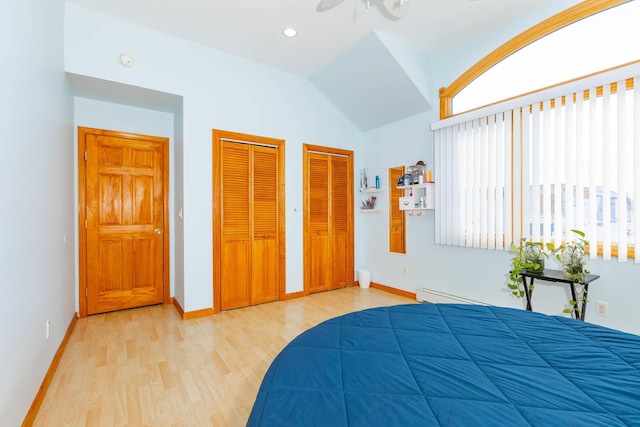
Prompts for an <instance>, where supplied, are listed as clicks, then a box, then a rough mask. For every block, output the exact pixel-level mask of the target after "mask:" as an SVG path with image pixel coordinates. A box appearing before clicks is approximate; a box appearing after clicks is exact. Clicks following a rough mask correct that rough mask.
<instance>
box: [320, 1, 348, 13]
mask: <svg viewBox="0 0 640 427" xmlns="http://www.w3.org/2000/svg"><path fill="white" fill-rule="evenodd" d="M341 3H344V0H320V3H318V7H316V10H317V11H318V12H326V11H327V10H329V9H333V8H334V7H336V6H338V5H339V4H341Z"/></svg>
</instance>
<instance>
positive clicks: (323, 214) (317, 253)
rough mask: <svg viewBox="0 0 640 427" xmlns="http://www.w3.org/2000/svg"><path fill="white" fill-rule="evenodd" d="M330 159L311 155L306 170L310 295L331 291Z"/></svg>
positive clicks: (320, 155) (324, 156) (319, 155)
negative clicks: (307, 181)
mask: <svg viewBox="0 0 640 427" xmlns="http://www.w3.org/2000/svg"><path fill="white" fill-rule="evenodd" d="M329 164H330V157H329V156H326V155H322V154H316V153H312V154H310V155H309V161H308V163H307V168H308V177H309V183H308V187H307V188H308V200H309V202H308V206H307V212H306V213H305V214H306V217H307V220H308V230H307V236H308V247H307V248H306V250H307V254H308V257H309V260H308V262H307V264H308V265H307V267H308V271H309V278H308V283H309V292H311V293H313V292H321V291H328V290H329V289H330V287H331V272H332V269H331V266H332V264H333V263H332V259H331V251H330V247H331V245H330V239H329V198H330V195H331V192H330V188H331V187H330V186H329V184H330V180H329Z"/></svg>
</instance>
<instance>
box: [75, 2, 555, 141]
mask: <svg viewBox="0 0 640 427" xmlns="http://www.w3.org/2000/svg"><path fill="white" fill-rule="evenodd" d="M401 1H402V4H401V3H400V2H401ZM67 3H72V4H75V5H77V6H81V7H85V8H88V9H91V10H94V11H96V12H99V13H103V14H106V15H109V16H112V17H115V18H118V19H121V20H124V21H128V22H131V23H134V24H137V25H141V26H144V27H147V28H150V29H153V30H156V31H161V32H164V33H167V34H171V35H174V36H177V37H180V38H183V39H186V40H190V41H193V42H196V43H199V44H203V45H206V46H209V47H212V48H215V49H217V50H221V51H225V52H228V53H231V54H234V55H238V56H241V57H245V58H247V59H250V60H253V61H255V62H258V63H262V64H265V65H267V66H271V67H274V68H277V69H280V70H283V71H286V72H289V73H293V74H296V75H299V76H301V77H304V78H309V79H310V81H311V82H312V83H314V84H315V85H316V86H317V87H318V88H319V89H320V90H321V91H322V92H324V93H325V95H326V96H327V97H328V98H329V99H330V100H331V101H332V102H333V103H334V104H335V105H336V106H337V107H338V108H340V109H341V110H342V111H343V113H344V114H345V115H346V116H347V117H349V118H350V119H351V121H352V122H353V123H354V124H355V125H356V126H357V127H358V128H360V129H361V130H363V131H366V130H369V129H373V128H376V127H379V126H382V125H384V124H387V123H391V122H393V121H395V120H399V119H401V118H404V117H409V116H411V115H415V114H418V113H421V112H423V111H426V110H429V109H431V108H432V107H433V105H434V104H435V103H436V102H435V101H434V100H431V99H428V95H429V94H428V93H427V92H428V90H427V88H426V87H425V84H424V82H423V81H422V80H424V78H421V77H420V76H418V75H417V74H416V73H415V70H411V69H408V68H406V64H404V63H403V61H402V60H401V59H400V58H402V56H403V55H401V54H398V53H397V52H396V51H394V47H393V46H396V47H397V46H398V43H401V44H402V45H403V50H404V52H405V53H406V51H407V50H411V51H412V52H415V55H416V56H417V57H424V58H427V57H428V56H433V55H437V54H439V53H442V52H445V51H447V50H449V49H452V48H455V47H458V46H461V45H464V44H465V43H468V42H469V41H471V40H473V39H474V38H477V37H479V36H480V35H483V34H486V33H488V32H490V31H491V30H492V29H494V28H497V27H500V26H502V25H505V24H507V23H508V22H510V21H512V20H515V19H518V18H519V17H521V16H523V15H526V14H527V13H529V12H531V11H533V10H535V9H537V8H540V7H543V6H545V5H548V4H551V3H553V0H369V2H367V0H67ZM367 4H369V7H368V8H367ZM398 16H400V17H399V18H398ZM285 27H294V28H296V30H297V31H298V34H297V36H296V37H294V38H286V37H284V36H283V35H282V30H283V29H284V28H285ZM391 40H393V43H391ZM404 57H405V58H406V55H404ZM367 61H372V62H367ZM371 66H375V67H376V70H378V71H379V72H378V73H376V76H375V79H374V78H373V76H371V78H367V73H364V74H363V73H362V72H359V71H362V69H363V67H364V68H367V67H369V69H371ZM383 71H384V72H383ZM425 73H426V72H425ZM369 74H370V73H369ZM384 82H394V84H393V87H388V86H386V87H383V86H385V85H384ZM367 93H378V94H380V96H377V97H375V96H373V97H369V96H365V97H363V96H361V95H362V94H367ZM369 98H373V99H369ZM376 102H378V103H379V105H377V106H376V105H375V103H376Z"/></svg>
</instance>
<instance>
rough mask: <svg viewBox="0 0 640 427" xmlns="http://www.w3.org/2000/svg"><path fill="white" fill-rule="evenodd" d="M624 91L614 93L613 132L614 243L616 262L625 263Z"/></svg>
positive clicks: (621, 86)
mask: <svg viewBox="0 0 640 427" xmlns="http://www.w3.org/2000/svg"><path fill="white" fill-rule="evenodd" d="M625 86H626V82H625V81H619V82H618V88H619V89H620V88H624V87H625ZM626 94H627V91H626V90H618V92H617V93H616V99H617V101H618V105H617V112H616V113H617V114H616V116H617V122H616V124H615V132H616V133H617V138H616V145H617V147H618V158H617V160H616V165H617V168H616V169H617V182H616V194H617V197H616V222H617V225H618V226H617V230H616V234H617V236H616V238H615V241H616V242H617V244H618V261H619V262H626V261H627V185H626V183H627V179H628V177H627V173H626V170H627V168H626V167H623V165H624V164H625V159H626V157H627V150H626V144H627V137H626V129H627V126H626V117H627V114H626V106H627V105H626V104H627V98H626Z"/></svg>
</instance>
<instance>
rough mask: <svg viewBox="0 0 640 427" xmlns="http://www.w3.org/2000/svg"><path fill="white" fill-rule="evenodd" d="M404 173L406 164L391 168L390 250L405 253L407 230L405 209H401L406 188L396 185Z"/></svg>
mask: <svg viewBox="0 0 640 427" xmlns="http://www.w3.org/2000/svg"><path fill="white" fill-rule="evenodd" d="M402 175H404V166H398V167H395V168H389V252H395V253H400V254H404V253H406V252H407V250H406V239H405V236H406V231H405V217H404V211H401V210H400V197H402V196H404V190H402V189H399V188H398V186H397V185H396V184H397V182H398V178H400V177H401V176H402Z"/></svg>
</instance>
